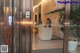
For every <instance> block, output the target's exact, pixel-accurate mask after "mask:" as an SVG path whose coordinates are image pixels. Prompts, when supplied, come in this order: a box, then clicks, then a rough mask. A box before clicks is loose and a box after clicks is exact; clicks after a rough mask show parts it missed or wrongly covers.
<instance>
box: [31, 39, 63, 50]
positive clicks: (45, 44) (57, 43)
mask: <svg viewBox="0 0 80 53" xmlns="http://www.w3.org/2000/svg"><path fill="white" fill-rule="evenodd" d="M36 40H37V41H35V38H33V44H32V49H33V50H40V49H57V48H58V49H59V48H63V40H50V41H42V40H40V39H36Z"/></svg>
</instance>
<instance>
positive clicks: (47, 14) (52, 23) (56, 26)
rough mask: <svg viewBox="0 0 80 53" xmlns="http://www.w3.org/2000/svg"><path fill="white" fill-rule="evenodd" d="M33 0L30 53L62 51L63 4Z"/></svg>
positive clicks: (45, 0) (55, 1)
mask: <svg viewBox="0 0 80 53" xmlns="http://www.w3.org/2000/svg"><path fill="white" fill-rule="evenodd" d="M57 1H58V0H33V17H32V21H33V23H34V24H33V25H32V26H33V27H32V32H33V33H32V53H64V46H63V45H64V42H65V41H64V36H65V34H64V33H65V32H64V29H65V26H64V23H65V17H64V15H65V12H64V11H65V7H64V5H65V4H60V3H57Z"/></svg>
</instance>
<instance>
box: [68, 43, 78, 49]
mask: <svg viewBox="0 0 80 53" xmlns="http://www.w3.org/2000/svg"><path fill="white" fill-rule="evenodd" d="M77 45H78V41H69V45H68V50H69V51H70V50H76V48H77Z"/></svg>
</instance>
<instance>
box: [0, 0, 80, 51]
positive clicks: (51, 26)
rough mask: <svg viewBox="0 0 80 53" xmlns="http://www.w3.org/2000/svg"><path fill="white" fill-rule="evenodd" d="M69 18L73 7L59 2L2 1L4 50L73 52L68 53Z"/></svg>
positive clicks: (0, 15)
mask: <svg viewBox="0 0 80 53" xmlns="http://www.w3.org/2000/svg"><path fill="white" fill-rule="evenodd" d="M66 1H70V0H66ZM77 6H78V5H77ZM73 10H75V9H73ZM69 14H70V4H66V5H65V4H58V3H57V1H56V0H0V48H1V47H2V46H3V47H2V48H3V51H6V52H7V50H5V49H4V48H8V53H68V52H73V51H68V46H69V45H68V38H69V35H70V33H69V32H70V30H72V29H70V21H71V20H72V19H70V15H69ZM77 22H78V21H77ZM76 25H78V24H76ZM76 29H79V27H77V28H75V30H76ZM75 30H74V32H75ZM76 32H79V30H77V31H76ZM71 34H72V33H71ZM77 34H79V33H77ZM73 35H74V34H73ZM71 37H72V36H71ZM78 40H79V39H78ZM79 42H80V41H79ZM7 46H8V47H7ZM78 48H79V47H78ZM1 51H2V49H0V52H1ZM76 53H77V52H76Z"/></svg>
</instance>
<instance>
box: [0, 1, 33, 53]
mask: <svg viewBox="0 0 80 53" xmlns="http://www.w3.org/2000/svg"><path fill="white" fill-rule="evenodd" d="M31 1H32V0H0V53H3V52H6V53H30V52H31V51H30V47H31V45H30V44H31V24H32V22H31V6H32V4H31Z"/></svg>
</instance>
